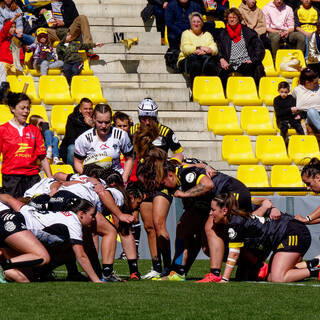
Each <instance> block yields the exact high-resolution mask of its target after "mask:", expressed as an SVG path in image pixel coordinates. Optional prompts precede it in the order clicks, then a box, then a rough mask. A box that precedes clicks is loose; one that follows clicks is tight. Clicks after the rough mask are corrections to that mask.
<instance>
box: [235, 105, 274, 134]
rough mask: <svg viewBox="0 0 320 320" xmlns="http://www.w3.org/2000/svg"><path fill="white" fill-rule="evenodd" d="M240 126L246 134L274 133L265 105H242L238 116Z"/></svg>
mask: <svg viewBox="0 0 320 320" xmlns="http://www.w3.org/2000/svg"><path fill="white" fill-rule="evenodd" d="M240 123H241V128H242V129H244V130H245V131H246V132H247V134H248V135H259V134H275V133H276V129H274V128H273V126H272V124H271V118H270V115H269V110H268V108H267V107H263V106H258V107H243V108H242V110H241V118H240Z"/></svg>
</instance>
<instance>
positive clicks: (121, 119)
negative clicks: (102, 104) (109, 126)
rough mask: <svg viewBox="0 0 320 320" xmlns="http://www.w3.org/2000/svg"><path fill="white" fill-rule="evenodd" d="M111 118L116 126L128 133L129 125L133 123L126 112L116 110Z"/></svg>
mask: <svg viewBox="0 0 320 320" xmlns="http://www.w3.org/2000/svg"><path fill="white" fill-rule="evenodd" d="M112 120H113V124H114V126H115V127H116V128H120V129H122V130H124V131H126V132H127V133H128V134H130V127H131V126H132V125H133V123H132V121H131V119H130V117H129V116H128V115H127V114H126V113H124V112H121V111H117V112H116V113H115V114H114V115H113V117H112Z"/></svg>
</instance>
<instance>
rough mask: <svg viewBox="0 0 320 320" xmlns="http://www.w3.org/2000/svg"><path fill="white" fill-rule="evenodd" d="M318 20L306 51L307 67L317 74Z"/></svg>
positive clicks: (319, 63) (319, 53)
mask: <svg viewBox="0 0 320 320" xmlns="http://www.w3.org/2000/svg"><path fill="white" fill-rule="evenodd" d="M319 35H320V21H318V22H317V30H316V31H315V32H314V33H313V34H312V35H311V39H310V42H309V50H308V51H309V52H308V67H309V68H310V69H312V70H313V71H314V72H316V73H317V74H318V75H319V72H320V37H319Z"/></svg>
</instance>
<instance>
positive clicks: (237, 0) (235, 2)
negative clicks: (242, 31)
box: [229, 0, 242, 8]
mask: <svg viewBox="0 0 320 320" xmlns="http://www.w3.org/2000/svg"><path fill="white" fill-rule="evenodd" d="M241 2H242V1H241V0H229V7H230V8H239V6H240V4H241Z"/></svg>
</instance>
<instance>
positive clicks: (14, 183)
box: [2, 174, 41, 198]
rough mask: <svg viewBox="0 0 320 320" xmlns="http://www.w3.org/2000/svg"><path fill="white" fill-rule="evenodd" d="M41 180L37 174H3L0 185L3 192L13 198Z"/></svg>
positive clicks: (21, 194) (20, 195) (21, 195)
mask: <svg viewBox="0 0 320 320" xmlns="http://www.w3.org/2000/svg"><path fill="white" fill-rule="evenodd" d="M40 180H41V178H40V176H39V175H38V174H36V175H33V176H26V175H18V174H3V175H2V185H3V187H4V189H5V192H6V193H8V194H10V195H11V196H13V197H14V198H19V197H23V195H24V193H25V192H26V191H27V190H28V189H30V188H31V187H32V186H33V185H35V184H36V183H38V182H39V181H40Z"/></svg>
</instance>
